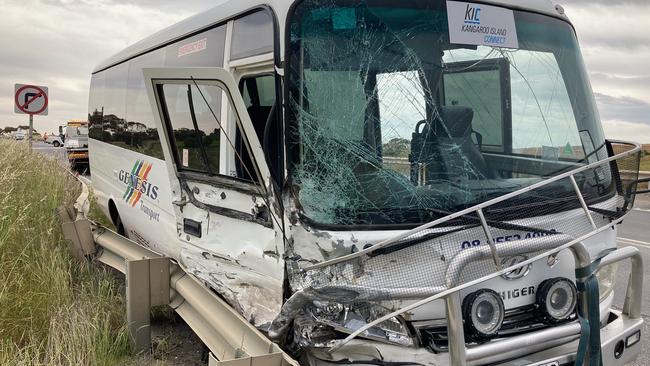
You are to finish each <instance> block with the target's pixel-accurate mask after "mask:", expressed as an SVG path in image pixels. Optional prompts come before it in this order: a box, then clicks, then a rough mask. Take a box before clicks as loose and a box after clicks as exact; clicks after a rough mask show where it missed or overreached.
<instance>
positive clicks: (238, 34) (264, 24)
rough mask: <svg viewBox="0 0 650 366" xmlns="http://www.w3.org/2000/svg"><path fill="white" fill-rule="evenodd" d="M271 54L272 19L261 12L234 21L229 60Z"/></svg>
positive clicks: (264, 12)
mask: <svg viewBox="0 0 650 366" xmlns="http://www.w3.org/2000/svg"><path fill="white" fill-rule="evenodd" d="M269 52H273V18H272V17H271V14H270V13H269V12H268V11H265V10H262V11H258V12H255V13H252V14H249V15H246V16H243V17H241V18H239V19H236V20H235V23H234V25H233V32H232V49H231V51H230V59H231V60H239V59H242V58H246V57H251V56H256V55H262V54H265V53H269Z"/></svg>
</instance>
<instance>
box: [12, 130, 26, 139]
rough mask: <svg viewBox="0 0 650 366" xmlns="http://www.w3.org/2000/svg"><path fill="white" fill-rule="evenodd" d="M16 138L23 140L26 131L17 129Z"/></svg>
mask: <svg viewBox="0 0 650 366" xmlns="http://www.w3.org/2000/svg"><path fill="white" fill-rule="evenodd" d="M14 139H15V140H16V141H22V140H24V139H25V133H24V132H23V131H16V132H15V133H14Z"/></svg>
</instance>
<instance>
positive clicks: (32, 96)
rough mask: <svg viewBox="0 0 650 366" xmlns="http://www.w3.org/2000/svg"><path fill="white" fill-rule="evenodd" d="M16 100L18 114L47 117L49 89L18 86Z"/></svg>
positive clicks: (15, 108)
mask: <svg viewBox="0 0 650 366" xmlns="http://www.w3.org/2000/svg"><path fill="white" fill-rule="evenodd" d="M14 99H15V105H14V111H15V112H16V113H21V114H29V115H35V114H36V115H42V116H47V104H48V95H47V87H45V86H36V85H23V84H16V92H15V98H14Z"/></svg>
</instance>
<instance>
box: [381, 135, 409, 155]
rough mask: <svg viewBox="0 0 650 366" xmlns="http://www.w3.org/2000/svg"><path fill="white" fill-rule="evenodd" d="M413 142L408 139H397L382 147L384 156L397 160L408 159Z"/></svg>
mask: <svg viewBox="0 0 650 366" xmlns="http://www.w3.org/2000/svg"><path fill="white" fill-rule="evenodd" d="M410 150H411V142H410V141H409V140H407V139H403V138H399V137H396V138H394V139H392V140H390V141H388V142H387V143H385V144H384V145H383V146H382V155H383V156H390V157H395V158H408V156H409V151H410Z"/></svg>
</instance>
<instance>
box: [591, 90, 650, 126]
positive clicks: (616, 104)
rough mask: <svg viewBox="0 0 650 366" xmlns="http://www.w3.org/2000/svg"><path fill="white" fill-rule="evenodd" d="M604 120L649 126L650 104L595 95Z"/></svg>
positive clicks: (627, 98)
mask: <svg viewBox="0 0 650 366" xmlns="http://www.w3.org/2000/svg"><path fill="white" fill-rule="evenodd" d="M595 95H596V102H597V103H598V109H599V110H600V115H601V117H602V118H603V119H604V120H616V121H627V122H636V123H644V124H650V103H648V102H646V101H644V100H641V99H636V98H632V97H614V96H611V95H607V94H601V93H595Z"/></svg>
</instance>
